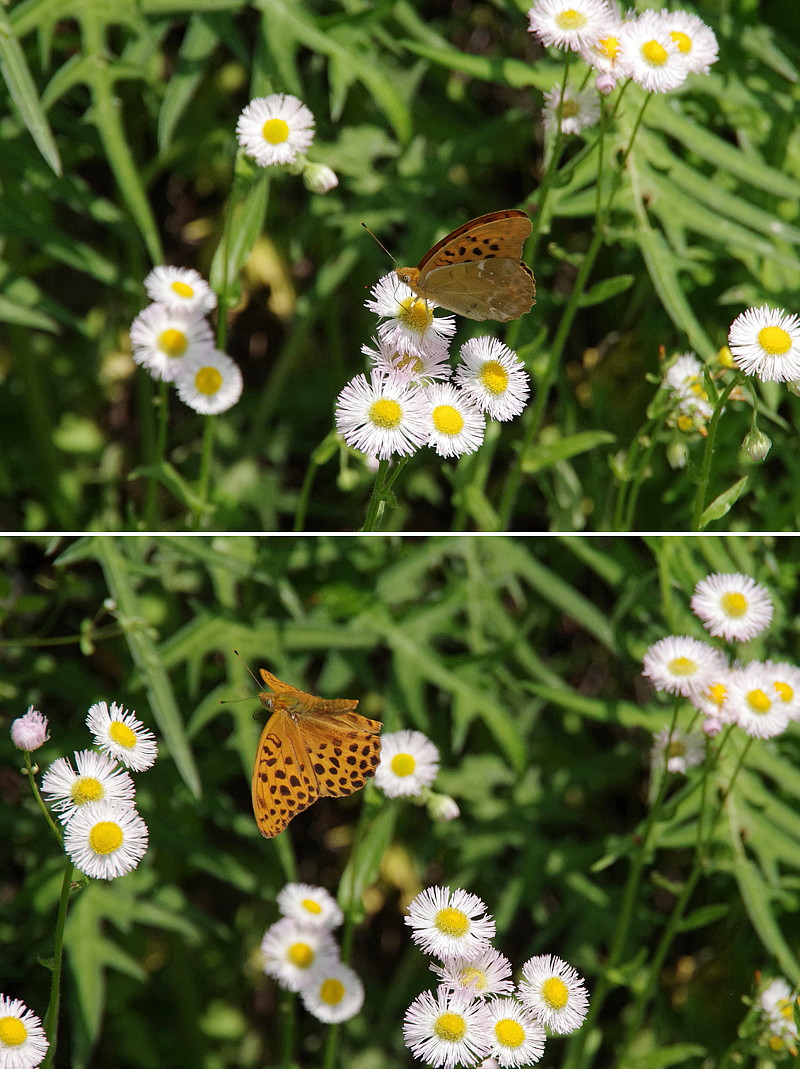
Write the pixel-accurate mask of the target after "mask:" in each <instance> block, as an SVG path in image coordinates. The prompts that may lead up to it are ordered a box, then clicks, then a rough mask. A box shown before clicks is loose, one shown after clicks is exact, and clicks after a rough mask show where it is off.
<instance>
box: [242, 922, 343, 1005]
mask: <svg viewBox="0 0 800 1069" xmlns="http://www.w3.org/2000/svg"><path fill="white" fill-rule="evenodd" d="M261 953H262V955H263V957H264V972H265V973H266V974H267V976H272V977H274V979H275V980H277V981H278V983H279V985H280V986H281V987H283V988H285V989H286V990H288V991H301V990H302V988H303V987H304V986H305V984H306V983H307V982H308V978H309V976H310V975H311V970H312V968H313V967H315V966H317V965H321V964H323V963H325V964H326V965H330V964H331V963H332V962H335V961H338V960H339V948H338V946H337V945H336V940H335V939H334V938H333V936H332V935H331V933H330V932H329V931H328V929H327V928H321V927H320V926H319V925H316V926H313V925H310V924H306V923H303V924H301V923H300V922H299V921H296V920H294V918H293V917H284V918H283V919H282V920H279V921H276V922H275V924H273V925H272V926H271V927H270V928H268V929H267V931H266V932H265V933H264V938H263V939H262V940H261Z"/></svg>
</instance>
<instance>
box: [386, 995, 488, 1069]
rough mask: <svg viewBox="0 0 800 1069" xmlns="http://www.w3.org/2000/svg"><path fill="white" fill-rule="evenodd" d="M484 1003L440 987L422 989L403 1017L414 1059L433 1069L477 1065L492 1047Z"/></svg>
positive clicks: (406, 1038) (453, 1068) (404, 1029)
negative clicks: (470, 999) (468, 999)
mask: <svg viewBox="0 0 800 1069" xmlns="http://www.w3.org/2000/svg"><path fill="white" fill-rule="evenodd" d="M488 1026H489V1015H488V1013H487V1011H486V1007H485V1005H484V1003H483V1002H480V1001H475V1002H469V1001H467V1000H465V999H464V998H463V996H458V995H453V994H451V993H450V992H448V991H443V990H442V989H439V990H437V991H436V993H435V994H433V993H431V992H430V991H423V993H422V994H421V995H418V996H417V998H415V999H414V1001H413V1002H412V1003H411V1005H410V1006H409V1007H408V1009H407V1010H406V1013H405V1017H404V1018H403V1038H404V1040H405V1043H406V1046H407V1047H409V1048H410V1050H411V1052H412V1054H413V1055H414V1057H415V1058H419V1059H420V1060H421V1061H423V1062H425V1064H426V1065H430V1066H434V1069H455V1066H457V1065H459V1066H471V1065H476V1064H477V1063H478V1062H479V1061H481V1060H482V1059H483V1058H485V1057H486V1055H487V1054H488V1053H489V1050H490V1049H491V1035H490V1032H489V1027H488Z"/></svg>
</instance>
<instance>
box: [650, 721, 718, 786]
mask: <svg viewBox="0 0 800 1069" xmlns="http://www.w3.org/2000/svg"><path fill="white" fill-rule="evenodd" d="M705 756H706V746H705V739H704V738H703V736H702V735H698V734H696V733H695V732H691V733H687V732H685V731H681V729H680V728H678V727H676V728H673V729H672V732H671V733H670V730H669V728H663V729H662V730H661V731H659V732H658V733H657V734H656V735H654V736H653V748H652V750H651V752H650V763H651V767H652V768H654V769H658V768H663V767H664V758H665V757H666V762H667V772H672V773H675V774H679V775H685V774H686V771H687V770H688V769H690V768H694V767H695V765H702V763H703V760H704V759H705Z"/></svg>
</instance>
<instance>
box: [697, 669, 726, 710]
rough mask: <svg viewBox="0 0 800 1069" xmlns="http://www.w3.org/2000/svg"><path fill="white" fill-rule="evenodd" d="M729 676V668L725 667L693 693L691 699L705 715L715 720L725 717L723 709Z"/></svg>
mask: <svg viewBox="0 0 800 1069" xmlns="http://www.w3.org/2000/svg"><path fill="white" fill-rule="evenodd" d="M727 678H728V669H727V668H724V669H723V670H722V671H721V672H720V673H719V674H718V675H716V676H715V677H714V679H713V680H712V682H710V683H706V684H705V685H704V686H702V687H701V688H700V690H698V691H697V693H696V694H692V695H691V697H690V701H691V703H692V705H693V706H694V707H695V709H698V710H699V711H700V712H701V713H702V714H703V716H705V717H707V718H708V717H710V718H712V719H714V720H722V719H724V717H723V712H722V710H723V706H724V704H725V699H726V697H727V696H728V686H727Z"/></svg>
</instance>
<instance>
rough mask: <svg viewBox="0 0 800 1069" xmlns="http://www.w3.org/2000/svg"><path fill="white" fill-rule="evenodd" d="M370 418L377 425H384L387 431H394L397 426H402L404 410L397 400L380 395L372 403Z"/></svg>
mask: <svg viewBox="0 0 800 1069" xmlns="http://www.w3.org/2000/svg"><path fill="white" fill-rule="evenodd" d="M369 418H370V420H371V421H372V422H373V423H374V424H375V426H376V427H382V428H383V430H385V431H393V430H394V429H395V427H399V426H400V421H401V420H402V418H403V410H402V408H401V407H400V405H399V404H398V403H397V401H392V400H391V399H390V398H388V397H380V398H379V399H378V400H377V401H374V402H373V404H372V405H371V407H370V410H369Z"/></svg>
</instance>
